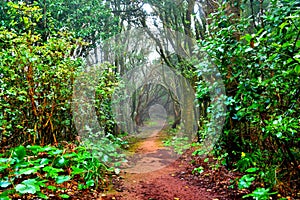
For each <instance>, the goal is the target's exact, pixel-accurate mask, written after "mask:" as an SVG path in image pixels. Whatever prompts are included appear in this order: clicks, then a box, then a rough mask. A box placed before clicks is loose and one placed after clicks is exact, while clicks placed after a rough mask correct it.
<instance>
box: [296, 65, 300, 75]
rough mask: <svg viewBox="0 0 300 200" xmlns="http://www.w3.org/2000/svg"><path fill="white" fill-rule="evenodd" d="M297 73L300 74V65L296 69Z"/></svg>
mask: <svg viewBox="0 0 300 200" xmlns="http://www.w3.org/2000/svg"><path fill="white" fill-rule="evenodd" d="M295 72H296V73H297V74H300V65H297V66H296V67H295Z"/></svg>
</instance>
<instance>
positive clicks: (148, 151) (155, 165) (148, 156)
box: [105, 128, 218, 200]
mask: <svg viewBox="0 0 300 200" xmlns="http://www.w3.org/2000/svg"><path fill="white" fill-rule="evenodd" d="M147 131H148V134H147V133H146V134H145V135H148V136H147V137H146V139H145V140H143V141H142V142H140V143H139V145H138V147H137V148H136V149H135V152H134V154H133V156H132V157H131V159H129V163H128V164H127V166H126V169H125V170H124V171H125V172H123V173H122V174H121V176H122V177H123V178H124V179H123V180H122V181H121V184H120V185H119V186H117V190H118V191H119V192H116V193H114V194H110V195H108V196H107V197H106V198H105V199H117V200H198V199H199V200H212V199H218V198H217V197H216V195H212V194H211V193H210V192H207V189H205V188H201V187H199V186H195V185H192V184H190V183H189V182H188V181H186V180H184V179H183V178H181V179H180V178H179V175H180V174H181V175H182V174H184V173H186V172H185V170H186V165H187V164H189V162H190V161H191V160H190V157H189V155H190V154H188V153H187V154H184V155H183V156H181V157H180V158H179V159H174V155H173V152H172V151H170V150H169V149H167V148H166V147H163V145H162V142H161V135H160V133H161V132H160V129H149V128H148V129H147ZM149 131H150V132H151V131H152V134H150V135H149ZM143 134H144V133H143ZM172 156H173V157H172ZM153 169H156V170H153Z"/></svg>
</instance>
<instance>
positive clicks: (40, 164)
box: [0, 145, 113, 198]
mask: <svg viewBox="0 0 300 200" xmlns="http://www.w3.org/2000/svg"><path fill="white" fill-rule="evenodd" d="M0 160H1V164H0V170H1V176H0V187H1V189H2V190H4V191H3V193H2V194H1V196H0V197H1V198H8V197H9V196H10V195H11V194H18V195H19V196H22V195H26V194H35V195H37V196H39V197H43V198H46V197H45V194H43V192H41V191H45V190H47V191H48V193H49V192H50V193H52V192H54V191H58V189H59V188H63V184H64V183H65V182H69V181H70V180H73V179H76V181H77V182H78V183H79V185H81V188H80V189H86V188H90V187H98V186H100V185H101V184H104V183H105V181H106V180H105V178H104V175H105V173H107V172H109V171H112V170H113V169H112V168H108V167H107V166H106V165H105V164H103V163H102V162H101V161H99V159H98V158H97V157H96V156H95V155H93V154H91V153H90V151H89V150H87V148H85V147H75V146H72V145H69V146H66V147H64V148H57V147H53V146H44V147H42V146H37V145H33V146H26V148H25V147H24V146H18V147H15V148H13V149H11V150H10V151H8V152H6V153H5V154H3V155H1V157H0ZM66 163H67V164H66ZM60 195H65V194H60Z"/></svg>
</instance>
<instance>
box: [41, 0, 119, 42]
mask: <svg viewBox="0 0 300 200" xmlns="http://www.w3.org/2000/svg"><path fill="white" fill-rule="evenodd" d="M39 5H40V6H41V7H42V8H45V9H46V10H44V12H47V14H49V15H50V16H51V19H52V20H53V25H54V28H55V29H56V30H60V29H64V28H68V29H69V30H70V31H73V32H74V33H75V36H76V37H80V38H83V39H84V40H85V41H87V42H89V43H91V44H92V45H95V44H96V43H97V42H99V41H102V40H104V39H107V38H108V37H111V36H113V35H114V34H116V33H118V32H119V26H118V24H119V22H118V18H116V17H114V16H113V15H112V12H111V9H110V7H109V4H108V2H106V1H103V0H86V1H85V2H84V3H83V2H82V1H80V0H70V1H64V0H46V1H40V4H39ZM48 18H49V16H48V17H47V18H44V19H43V21H44V23H47V20H48Z"/></svg>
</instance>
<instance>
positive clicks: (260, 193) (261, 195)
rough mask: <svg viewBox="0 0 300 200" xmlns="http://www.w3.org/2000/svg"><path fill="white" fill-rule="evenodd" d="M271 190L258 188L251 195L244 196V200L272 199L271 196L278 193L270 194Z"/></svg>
mask: <svg viewBox="0 0 300 200" xmlns="http://www.w3.org/2000/svg"><path fill="white" fill-rule="evenodd" d="M269 191H270V189H265V188H256V189H255V190H254V191H253V192H252V193H251V194H247V195H245V196H243V198H247V197H253V199H255V200H267V199H270V197H271V195H273V194H276V192H269Z"/></svg>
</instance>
